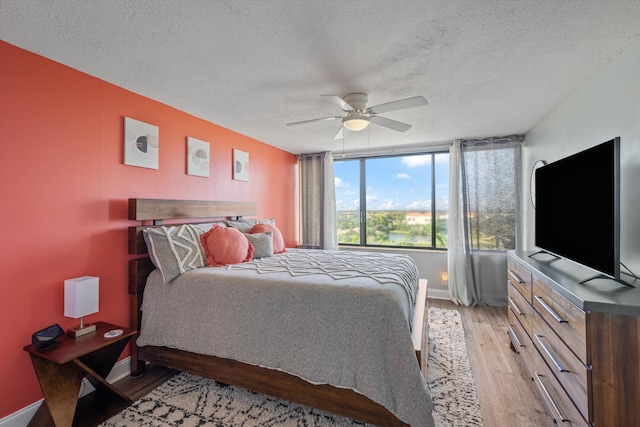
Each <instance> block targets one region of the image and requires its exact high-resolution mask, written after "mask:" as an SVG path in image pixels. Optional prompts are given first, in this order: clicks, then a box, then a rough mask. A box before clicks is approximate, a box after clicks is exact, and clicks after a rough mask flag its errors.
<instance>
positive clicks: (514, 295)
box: [507, 283, 534, 336]
mask: <svg viewBox="0 0 640 427" xmlns="http://www.w3.org/2000/svg"><path fill="white" fill-rule="evenodd" d="M507 299H508V301H509V309H510V310H513V313H514V314H515V316H516V317H517V318H518V320H519V321H520V323H521V324H522V327H523V328H524V330H525V331H526V332H527V335H529V336H531V318H532V316H533V313H534V311H533V307H531V304H529V303H528V302H527V300H526V299H525V298H524V297H523V296H522V294H520V292H518V290H517V289H516V287H515V286H513V284H512V283H509V292H508V297H507Z"/></svg>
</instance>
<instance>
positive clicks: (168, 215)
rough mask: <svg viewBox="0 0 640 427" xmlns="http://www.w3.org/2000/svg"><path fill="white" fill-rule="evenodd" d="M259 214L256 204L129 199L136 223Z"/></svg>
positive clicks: (130, 213)
mask: <svg viewBox="0 0 640 427" xmlns="http://www.w3.org/2000/svg"><path fill="white" fill-rule="evenodd" d="M257 213H258V207H257V204H256V203H255V202H220V201H209V200H163V199H129V219H130V220H134V221H162V220H165V219H196V218H219V217H237V216H255V215H257Z"/></svg>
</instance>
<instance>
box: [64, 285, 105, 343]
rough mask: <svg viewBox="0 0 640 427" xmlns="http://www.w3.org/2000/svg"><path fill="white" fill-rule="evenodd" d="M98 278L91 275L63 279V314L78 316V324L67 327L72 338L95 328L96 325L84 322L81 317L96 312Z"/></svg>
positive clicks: (75, 317)
mask: <svg viewBox="0 0 640 427" xmlns="http://www.w3.org/2000/svg"><path fill="white" fill-rule="evenodd" d="M98 303H99V279H98V278H97V277H93V276H83V277H76V278H75V279H67V280H65V281H64V315H65V316H66V317H72V318H74V319H77V318H80V325H79V326H76V327H75V328H72V329H68V330H67V335H69V336H72V337H74V338H77V337H80V336H82V335H86V334H88V333H91V332H94V331H95V330H96V325H91V324H85V323H84V321H83V319H82V317H83V316H87V315H89V314H93V313H97V312H98Z"/></svg>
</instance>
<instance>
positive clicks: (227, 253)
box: [200, 225, 254, 267]
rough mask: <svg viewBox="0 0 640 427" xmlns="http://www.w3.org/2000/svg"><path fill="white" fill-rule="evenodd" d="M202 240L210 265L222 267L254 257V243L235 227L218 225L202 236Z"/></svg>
mask: <svg viewBox="0 0 640 427" xmlns="http://www.w3.org/2000/svg"><path fill="white" fill-rule="evenodd" d="M200 242H201V243H202V247H203V248H204V253H205V255H206V257H207V265H209V266H213V267H220V266H223V265H228V264H238V263H241V262H247V261H251V260H252V259H253V251H254V247H253V245H252V244H251V243H249V241H248V240H247V238H246V237H245V236H244V234H242V233H241V232H240V231H238V230H236V229H235V228H227V227H220V226H218V225H216V226H214V227H213V228H212V229H211V230H209V231H207V232H206V233H204V234H203V235H202V236H200Z"/></svg>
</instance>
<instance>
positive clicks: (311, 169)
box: [299, 151, 338, 249]
mask: <svg viewBox="0 0 640 427" xmlns="http://www.w3.org/2000/svg"><path fill="white" fill-rule="evenodd" d="M299 159H300V193H301V197H300V202H301V207H300V208H301V209H300V213H301V217H302V218H301V219H300V224H301V227H302V230H301V238H302V239H301V240H302V246H303V247H305V248H315V249H338V234H337V231H336V191H335V181H334V176H333V154H332V153H331V152H328V151H326V152H323V153H314V154H301V155H300V156H299Z"/></svg>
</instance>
